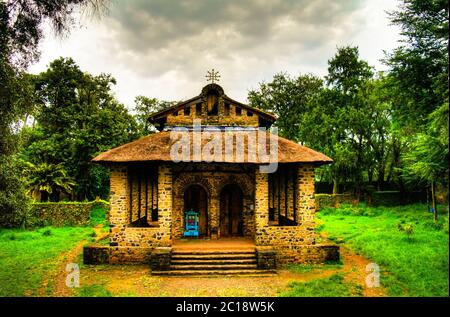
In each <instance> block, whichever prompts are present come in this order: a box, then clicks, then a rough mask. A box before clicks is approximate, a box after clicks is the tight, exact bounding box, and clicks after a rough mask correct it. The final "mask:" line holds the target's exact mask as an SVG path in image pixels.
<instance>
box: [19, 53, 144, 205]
mask: <svg viewBox="0 0 450 317" xmlns="http://www.w3.org/2000/svg"><path fill="white" fill-rule="evenodd" d="M37 82H38V84H37V87H38V88H37V93H38V94H39V96H40V97H41V98H42V99H43V100H45V101H46V102H45V105H44V106H43V107H41V108H40V111H39V114H38V115H37V116H36V119H37V125H36V127H35V128H34V129H33V130H32V131H27V132H26V135H25V136H24V137H25V139H26V140H25V146H24V150H23V151H22V153H21V154H22V158H23V160H24V161H28V162H31V163H33V164H35V165H38V166H40V165H41V164H44V165H43V166H49V165H50V166H51V165H55V166H61V169H64V170H67V174H68V176H69V177H70V178H71V179H73V180H74V181H75V186H74V194H75V198H76V199H78V200H84V199H88V200H92V199H94V198H95V197H97V196H100V197H103V198H107V197H108V192H109V182H108V176H109V173H108V169H107V168H105V167H103V166H98V165H95V164H92V163H91V159H92V158H93V157H95V156H96V155H97V154H99V153H100V152H103V151H105V150H108V149H110V148H112V147H116V146H119V145H121V144H123V143H127V142H129V141H132V140H134V139H135V138H136V137H137V136H138V130H137V125H136V122H135V121H134V118H133V117H132V116H131V115H130V114H129V113H128V111H127V109H126V108H125V107H124V106H123V105H122V104H119V103H118V102H117V101H116V100H115V98H114V96H113V93H112V91H111V85H113V84H115V80H114V78H112V77H111V76H110V75H105V74H101V75H99V76H92V75H90V74H87V73H84V72H82V71H81V70H80V69H79V67H78V66H77V65H76V64H75V62H74V61H73V60H72V59H70V58H68V59H64V58H60V59H57V60H55V61H53V62H52V63H50V66H49V69H48V70H47V71H46V72H43V73H41V74H40V75H39V76H38V77H37ZM44 179H45V178H42V177H41V179H40V181H43V180H44ZM34 182H39V179H36V180H35V181H34ZM51 190H55V191H57V190H58V189H57V188H55V186H51ZM65 190H66V189H64V190H63V191H65ZM60 192H61V191H60Z"/></svg>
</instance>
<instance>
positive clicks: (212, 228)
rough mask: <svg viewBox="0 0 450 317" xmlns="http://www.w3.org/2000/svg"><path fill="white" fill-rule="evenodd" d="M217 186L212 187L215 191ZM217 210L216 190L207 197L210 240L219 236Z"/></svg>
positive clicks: (218, 201)
mask: <svg viewBox="0 0 450 317" xmlns="http://www.w3.org/2000/svg"><path fill="white" fill-rule="evenodd" d="M216 189H217V188H214V191H216ZM219 210H220V195H219V194H218V193H216V192H213V193H211V197H209V199H208V222H209V223H208V225H209V233H210V237H211V240H217V239H218V238H219Z"/></svg>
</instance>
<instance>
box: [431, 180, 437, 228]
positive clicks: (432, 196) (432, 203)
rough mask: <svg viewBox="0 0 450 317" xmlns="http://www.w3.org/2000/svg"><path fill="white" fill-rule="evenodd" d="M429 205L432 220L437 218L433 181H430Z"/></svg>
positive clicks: (435, 220)
mask: <svg viewBox="0 0 450 317" xmlns="http://www.w3.org/2000/svg"><path fill="white" fill-rule="evenodd" d="M431 206H432V208H433V212H434V222H437V220H438V214H437V207H436V197H435V185H434V181H431Z"/></svg>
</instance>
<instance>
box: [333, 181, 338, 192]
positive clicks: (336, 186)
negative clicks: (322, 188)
mask: <svg viewBox="0 0 450 317" xmlns="http://www.w3.org/2000/svg"><path fill="white" fill-rule="evenodd" d="M338 193H339V183H338V180H337V178H335V179H333V195H336V194H338Z"/></svg>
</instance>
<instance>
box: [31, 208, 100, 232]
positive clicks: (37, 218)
mask: <svg viewBox="0 0 450 317" xmlns="http://www.w3.org/2000/svg"><path fill="white" fill-rule="evenodd" d="M94 204H96V202H86V203H83V202H48V203H33V204H31V208H30V209H29V211H28V212H27V214H26V217H25V226H26V227H27V228H32V227H43V226H85V225H88V224H89V223H90V214H91V210H92V207H93V206H94Z"/></svg>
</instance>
